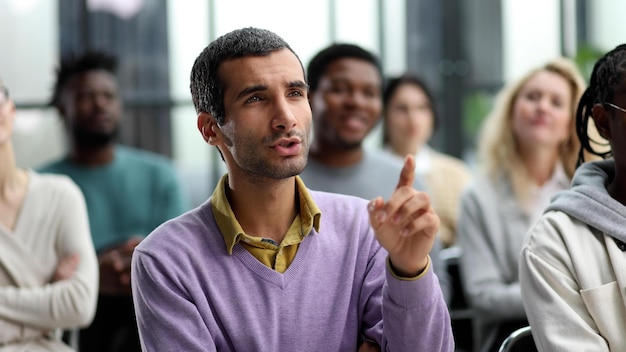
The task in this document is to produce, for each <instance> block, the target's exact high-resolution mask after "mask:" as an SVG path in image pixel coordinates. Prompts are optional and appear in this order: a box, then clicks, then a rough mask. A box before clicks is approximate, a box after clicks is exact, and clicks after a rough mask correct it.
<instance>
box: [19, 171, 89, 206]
mask: <svg viewBox="0 0 626 352" xmlns="http://www.w3.org/2000/svg"><path fill="white" fill-rule="evenodd" d="M29 178H30V181H29V182H32V187H31V189H33V190H35V192H36V194H37V195H40V196H42V195H44V194H47V195H48V196H49V197H53V198H62V199H66V200H67V199H76V198H81V199H82V198H83V194H82V192H81V190H80V188H79V187H78V186H77V185H76V183H74V181H73V180H72V179H71V178H70V177H69V176H66V175H61V174H53V173H40V172H37V171H33V170H30V171H29Z"/></svg>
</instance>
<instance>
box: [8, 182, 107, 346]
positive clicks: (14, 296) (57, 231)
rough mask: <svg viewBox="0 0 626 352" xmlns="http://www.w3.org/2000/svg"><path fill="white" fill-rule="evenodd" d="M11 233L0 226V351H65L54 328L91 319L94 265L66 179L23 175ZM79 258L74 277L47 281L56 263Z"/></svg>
mask: <svg viewBox="0 0 626 352" xmlns="http://www.w3.org/2000/svg"><path fill="white" fill-rule="evenodd" d="M28 175H29V182H28V189H27V193H26V196H25V199H24V203H23V205H22V209H21V210H20V212H19V215H18V218H17V221H16V224H15V226H14V229H13V230H10V229H7V228H6V227H5V226H2V225H1V224H0V350H2V351H13V350H16V351H17V350H19V351H23V350H28V351H66V350H69V347H68V346H66V345H64V344H63V343H62V342H61V341H59V340H57V339H55V337H54V336H55V335H54V334H53V333H52V332H53V331H54V330H56V329H62V328H69V327H76V326H85V325H87V324H89V323H90V322H91V320H92V319H93V316H94V313H95V308H96V300H97V290H98V263H97V257H96V253H95V250H94V247H93V243H92V240H91V233H90V230H89V220H88V217H87V209H86V205H85V200H84V198H83V195H82V193H81V192H80V189H79V188H78V187H77V186H76V185H75V184H74V183H73V182H72V181H71V180H70V179H69V178H68V177H66V176H60V175H47V174H39V173H36V172H34V171H29V174H28ZM73 253H76V254H78V255H79V264H78V268H77V270H76V272H75V274H74V275H73V276H72V277H71V278H70V279H67V280H61V281H57V282H54V283H53V282H51V277H52V275H53V273H54V271H55V269H56V267H57V265H58V263H59V261H60V260H61V259H62V258H64V257H65V256H68V255H70V254H73Z"/></svg>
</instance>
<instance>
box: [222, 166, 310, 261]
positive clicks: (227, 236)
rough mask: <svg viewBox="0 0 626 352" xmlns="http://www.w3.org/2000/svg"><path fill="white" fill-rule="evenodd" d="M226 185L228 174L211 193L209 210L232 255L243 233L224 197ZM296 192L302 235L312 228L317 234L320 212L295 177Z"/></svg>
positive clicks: (298, 179) (300, 181) (300, 180)
mask: <svg viewBox="0 0 626 352" xmlns="http://www.w3.org/2000/svg"><path fill="white" fill-rule="evenodd" d="M227 185H228V174H225V175H224V176H222V178H221V179H220V181H219V182H218V184H217V186H216V187H215V190H214V191H213V195H212V196H211V209H212V210H213V216H215V221H216V222H217V227H218V228H219V229H220V232H221V233H222V236H223V237H224V242H225V244H226V250H227V251H228V254H232V253H233V248H234V247H235V245H236V244H237V243H238V242H239V241H240V239H241V236H242V235H243V233H244V231H243V228H242V227H241V225H240V224H239V222H238V221H237V218H236V217H235V214H234V213H233V210H232V208H231V207H230V203H229V202H228V198H227V197H226V187H227ZM296 190H297V194H298V197H299V201H300V214H299V216H300V221H301V222H302V228H303V229H304V235H305V236H306V235H308V234H309V233H310V232H311V230H312V229H313V228H315V230H316V231H317V232H319V227H320V219H321V216H322V212H321V211H320V209H319V208H318V207H317V205H316V204H315V202H314V201H313V198H312V197H311V195H310V194H309V191H308V190H307V189H306V186H305V185H304V182H303V181H302V179H300V176H296Z"/></svg>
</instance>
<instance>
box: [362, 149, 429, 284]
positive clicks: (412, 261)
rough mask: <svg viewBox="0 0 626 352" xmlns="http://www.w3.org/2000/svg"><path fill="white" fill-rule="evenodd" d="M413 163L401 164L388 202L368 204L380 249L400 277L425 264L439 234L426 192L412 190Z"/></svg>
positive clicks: (418, 270)
mask: <svg viewBox="0 0 626 352" xmlns="http://www.w3.org/2000/svg"><path fill="white" fill-rule="evenodd" d="M414 178H415V159H414V158H413V156H412V155H409V156H407V157H406V158H405V160H404V167H403V168H402V171H401V172H400V179H399V180H398V185H397V186H396V189H395V191H394V192H393V194H392V195H391V198H389V200H388V201H387V202H385V201H384V200H383V199H382V198H381V197H377V198H375V199H373V200H372V201H370V203H369V205H368V211H369V216H370V224H371V225H372V227H373V228H374V232H375V234H376V238H377V239H378V242H380V245H381V246H382V247H383V248H385V249H386V250H387V252H388V253H389V260H390V261H391V265H392V267H393V269H394V271H395V273H396V274H397V275H399V276H404V277H414V276H417V275H418V274H420V273H421V272H422V271H423V270H424V269H425V268H426V265H427V264H428V253H429V252H430V250H431V249H432V247H433V243H434V241H435V236H436V235H437V231H438V230H439V216H437V214H436V213H435V211H434V210H433V207H432V206H431V204H430V198H429V196H428V194H426V193H425V192H420V191H418V190H416V189H414V188H413V179H414Z"/></svg>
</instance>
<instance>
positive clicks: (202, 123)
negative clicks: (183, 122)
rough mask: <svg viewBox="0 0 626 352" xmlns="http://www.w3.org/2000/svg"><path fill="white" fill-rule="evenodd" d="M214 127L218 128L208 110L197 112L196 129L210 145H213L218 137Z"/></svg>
mask: <svg viewBox="0 0 626 352" xmlns="http://www.w3.org/2000/svg"><path fill="white" fill-rule="evenodd" d="M216 127H217V128H218V129H219V127H218V126H217V121H216V120H215V118H213V115H211V114H210V113H208V112H200V113H198V130H199V131H200V133H201V134H202V138H204V141H205V142H207V143H209V144H211V145H215V143H216V140H217V138H218V135H217V133H215V130H216Z"/></svg>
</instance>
